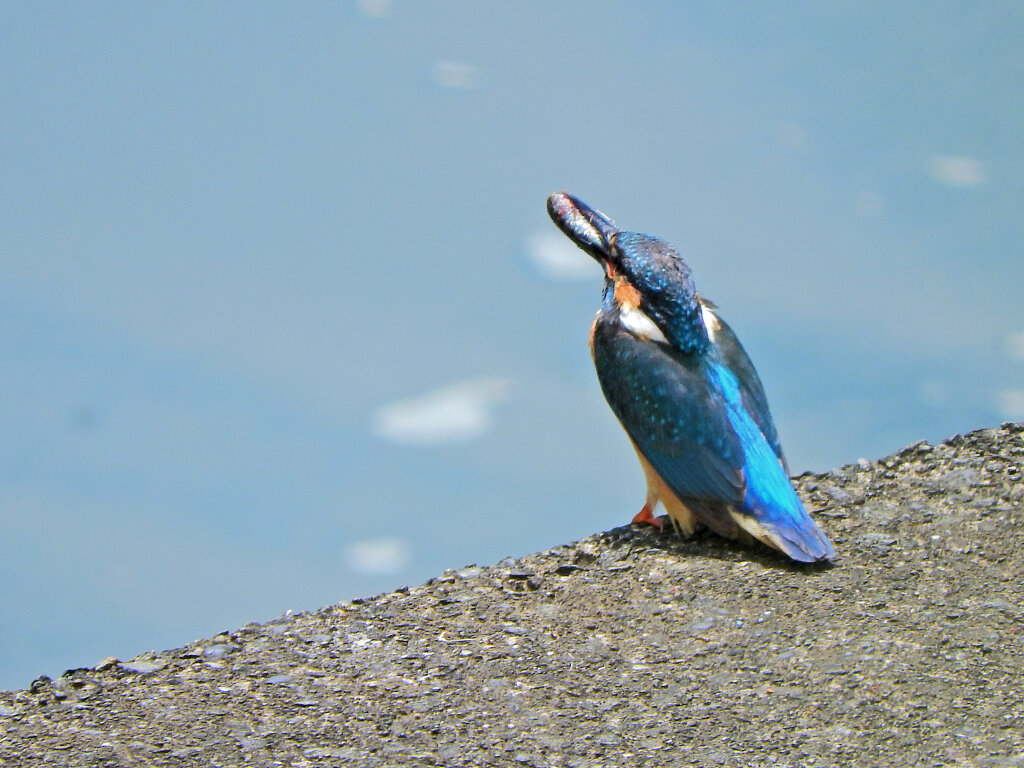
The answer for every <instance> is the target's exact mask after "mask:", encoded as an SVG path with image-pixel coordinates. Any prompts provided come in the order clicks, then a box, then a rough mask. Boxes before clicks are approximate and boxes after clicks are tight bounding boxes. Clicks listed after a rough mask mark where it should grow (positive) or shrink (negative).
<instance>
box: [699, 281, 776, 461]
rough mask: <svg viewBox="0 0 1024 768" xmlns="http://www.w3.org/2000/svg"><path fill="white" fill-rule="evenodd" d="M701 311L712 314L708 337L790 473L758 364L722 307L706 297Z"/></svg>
mask: <svg viewBox="0 0 1024 768" xmlns="http://www.w3.org/2000/svg"><path fill="white" fill-rule="evenodd" d="M700 303H701V308H702V309H703V310H704V318H705V321H706V320H707V314H708V313H709V312H710V313H711V315H712V316H713V318H714V322H711V323H708V322H705V325H707V327H708V335H709V336H710V337H711V340H712V342H713V343H714V345H715V346H716V347H717V348H718V352H719V355H720V356H721V358H722V363H723V364H724V365H725V366H726V367H727V368H728V369H729V371H730V372H731V373H732V375H733V376H735V377H736V381H737V382H738V383H739V388H740V394H741V396H742V398H743V405H744V407H745V408H746V410H747V412H748V413H749V414H750V416H751V418H752V419H753V420H754V423H755V424H757V426H758V427H759V428H760V430H761V433H762V434H763V435H764V437H765V439H766V440H767V441H768V444H769V445H770V446H771V447H772V450H773V451H774V452H775V455H776V456H778V458H779V461H781V462H782V468H783V469H784V470H785V472H786V474H787V475H788V474H789V468H788V466H787V464H786V458H785V456H783V455H782V446H781V445H779V436H778V433H777V432H776V431H775V422H774V421H772V414H771V411H769V410H768V398H767V397H766V396H765V394H764V386H763V385H762V384H761V378H760V377H759V376H758V375H757V370H756V369H755V368H754V364H753V363H752V362H751V361H750V358H749V357H747V352H746V350H745V349H743V345H742V344H740V340H739V339H738V338H736V334H735V333H733V331H732V328H730V327H729V324H728V323H726V322H725V321H724V320H723V319H722V318H721V316H720V315H719V314H718V307H716V306H715V305H714V304H713V303H712V302H710V301H708V300H707V299H705V298H704V297H701V299H700Z"/></svg>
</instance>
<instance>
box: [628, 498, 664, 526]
mask: <svg viewBox="0 0 1024 768" xmlns="http://www.w3.org/2000/svg"><path fill="white" fill-rule="evenodd" d="M630 522H632V523H633V524H634V525H637V524H640V523H647V525H653V526H654V527H655V528H657V529H658V530H659V531H660V530H661V529H662V526H661V520H659V519H658V518H656V517H655V516H654V515H653V514H652V513H651V505H650V504H644V508H643V509H641V510H640V511H639V512H637V513H636V516H635V517H634V518H633V519H632V520H631V521H630Z"/></svg>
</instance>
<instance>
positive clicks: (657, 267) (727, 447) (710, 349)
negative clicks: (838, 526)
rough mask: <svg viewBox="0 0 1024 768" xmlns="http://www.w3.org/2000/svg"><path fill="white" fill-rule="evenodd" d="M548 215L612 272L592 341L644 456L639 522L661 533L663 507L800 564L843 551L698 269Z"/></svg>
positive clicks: (611, 229) (574, 215)
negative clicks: (801, 482)
mask: <svg viewBox="0 0 1024 768" xmlns="http://www.w3.org/2000/svg"><path fill="white" fill-rule="evenodd" d="M548 213H549V214H550V216H551V219H552V221H554V222H555V224H556V225H558V227H559V229H561V230H562V232H564V233H565V234H566V235H568V237H569V238H570V239H571V240H572V241H573V242H574V243H576V245H578V246H579V247H580V248H582V249H583V250H584V251H586V252H587V253H589V254H590V255H591V256H593V257H594V258H595V259H596V260H597V261H598V262H599V263H600V264H601V265H602V266H603V267H604V275H605V279H604V299H603V301H602V304H601V309H600V310H599V311H598V313H597V319H596V320H595V321H594V325H593V328H592V329H591V332H590V348H591V352H592V354H593V357H594V366H595V367H596V368H597V377H598V379H599V380H600V382H601V389H602V390H603V391H604V396H605V398H606V399H607V400H608V404H609V405H610V406H611V409H612V411H613V412H614V413H615V415H616V416H617V417H618V419H619V421H620V422H621V424H622V426H623V428H624V429H625V430H626V434H627V435H629V438H630V440H631V441H632V443H633V447H634V448H635V449H636V452H637V456H638V457H639V459H640V464H641V466H642V467H643V471H644V476H645V477H646V479H647V500H646V503H645V504H644V507H643V509H642V510H640V512H639V513H638V514H637V515H636V517H635V518H633V522H636V523H640V522H646V523H651V524H654V525H657V526H658V527H661V523H660V521H659V520H658V519H657V518H656V517H654V514H653V512H654V509H655V507H656V506H657V504H658V503H659V502H660V503H661V504H662V506H664V508H665V511H666V512H668V515H669V518H670V519H671V520H672V521H673V523H674V524H675V525H676V526H677V527H678V528H680V529H681V530H682V531H683V532H684V533H686V534H690V533H692V532H693V530H694V529H695V528H696V526H697V524H698V523H702V524H704V525H706V526H707V527H708V528H710V529H711V530H713V531H715V532H716V533H718V534H719V535H721V536H725V537H727V538H743V537H745V534H749V535H750V536H752V537H754V538H755V539H758V540H759V541H761V542H763V543H765V544H767V545H768V546H770V547H774V548H775V549H778V550H781V551H782V552H784V553H785V554H787V555H788V556H789V557H790V558H792V559H793V560H798V561H801V562H808V563H809V562H815V561H818V560H826V559H829V558H832V557H834V556H835V549H834V548H833V547H832V544H831V542H829V540H828V538H827V537H826V536H825V533H824V532H823V531H822V530H821V528H819V527H818V524H817V523H815V522H814V520H812V519H811V517H810V515H808V514H807V510H806V509H805V508H804V505H803V503H802V502H801V501H800V498H799V497H798V496H797V495H796V491H794V489H793V484H792V482H791V481H790V479H789V473H788V471H787V467H786V460H785V458H784V457H783V455H782V448H781V447H780V446H779V439H778V436H777V434H776V432H775V424H774V423H773V422H772V417H771V413H770V412H769V410H768V401H767V399H766V398H765V394H764V388H763V387H762V385H761V380H760V379H759V378H758V376H757V371H755V370H754V365H753V363H751V361H750V358H749V357H747V353H746V352H745V351H744V350H743V347H742V346H741V345H740V342H739V339H737V338H736V335H735V334H734V333H733V332H732V329H731V328H729V326H728V325H726V323H725V322H724V321H723V320H722V319H721V317H720V316H719V314H718V309H717V308H716V307H715V305H714V304H712V303H711V302H709V301H708V300H707V299H704V298H703V297H702V296H700V295H699V294H698V293H697V291H696V288H695V287H694V284H693V279H692V278H691V276H690V269H689V267H688V266H687V265H686V262H684V261H683V259H682V258H681V257H680V256H679V254H678V253H677V252H676V251H675V249H674V248H673V247H672V246H671V245H669V244H668V243H666V242H665V241H663V240H659V239H658V238H656V237H652V236H650V235H644V234H640V233H638V232H625V231H622V230H620V229H619V228H618V227H616V226H615V224H614V223H613V222H612V221H611V219H609V218H608V217H607V216H605V215H604V214H603V213H601V212H600V211H597V210H594V209H593V208H590V207H588V206H587V205H586V204H585V203H583V202H582V201H581V200H579V199H578V198H575V197H573V196H572V195H569V194H566V193H565V192H558V193H556V194H553V195H551V197H549V198H548Z"/></svg>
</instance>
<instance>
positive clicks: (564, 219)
mask: <svg viewBox="0 0 1024 768" xmlns="http://www.w3.org/2000/svg"><path fill="white" fill-rule="evenodd" d="M548 215H549V216H550V217H551V220H552V221H553V222H555V224H556V225H557V226H558V228H559V229H560V230H562V231H563V232H564V233H565V234H566V235H567V236H568V237H569V239H571V240H572V241H573V242H574V243H576V245H578V246H579V247H580V248H582V249H583V250H584V251H586V252H587V253H589V254H590V255H591V256H593V257H594V258H595V259H597V260H598V261H599V262H601V263H602V265H603V264H605V263H608V262H609V261H610V260H611V251H612V237H613V236H614V235H617V234H618V233H619V231H620V230H619V228H618V227H616V226H615V222H613V221H612V220H611V219H609V218H608V217H607V216H605V215H604V214H603V213H601V212H600V211H596V210H594V209H593V208H591V207H590V206H588V205H587V204H586V203H584V202H583V201H582V200H580V199H578V198H575V197H573V196H572V195H570V194H569V193H567V192H556V193H555V194H553V195H551V196H550V197H549V198H548Z"/></svg>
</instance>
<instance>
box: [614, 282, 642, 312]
mask: <svg viewBox="0 0 1024 768" xmlns="http://www.w3.org/2000/svg"><path fill="white" fill-rule="evenodd" d="M615 301H617V302H618V303H619V304H622V305H623V306H626V307H633V308H639V306H640V291H638V290H637V289H636V288H634V287H633V285H632V284H631V283H629V282H628V281H627V280H626V279H625V278H624V277H619V276H616V278H615Z"/></svg>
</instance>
